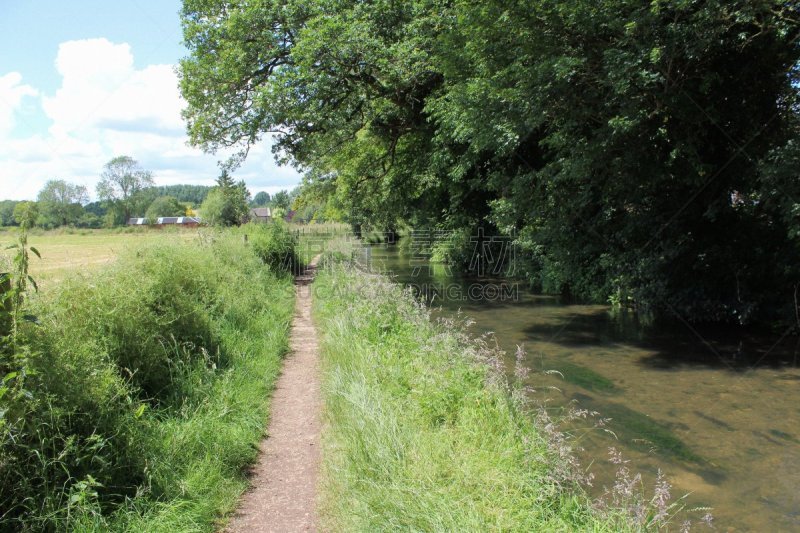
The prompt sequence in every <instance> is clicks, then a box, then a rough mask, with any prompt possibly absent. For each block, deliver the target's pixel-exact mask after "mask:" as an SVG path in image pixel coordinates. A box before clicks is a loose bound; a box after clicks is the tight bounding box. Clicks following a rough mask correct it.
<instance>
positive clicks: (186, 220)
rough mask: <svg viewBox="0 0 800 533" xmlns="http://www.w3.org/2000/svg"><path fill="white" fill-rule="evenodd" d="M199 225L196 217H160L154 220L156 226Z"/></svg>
mask: <svg viewBox="0 0 800 533" xmlns="http://www.w3.org/2000/svg"><path fill="white" fill-rule="evenodd" d="M192 223H195V224H199V223H200V219H199V218H197V217H161V218H159V219H157V220H156V224H192Z"/></svg>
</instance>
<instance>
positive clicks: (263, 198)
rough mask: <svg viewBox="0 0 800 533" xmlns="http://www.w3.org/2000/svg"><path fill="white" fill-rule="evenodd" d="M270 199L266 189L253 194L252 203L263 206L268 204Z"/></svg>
mask: <svg viewBox="0 0 800 533" xmlns="http://www.w3.org/2000/svg"><path fill="white" fill-rule="evenodd" d="M269 201H270V197H269V193H268V192H265V191H259V192H257V193H256V195H255V196H253V202H252V204H253V205H254V206H258V207H261V206H264V205H267V204H268V203H269Z"/></svg>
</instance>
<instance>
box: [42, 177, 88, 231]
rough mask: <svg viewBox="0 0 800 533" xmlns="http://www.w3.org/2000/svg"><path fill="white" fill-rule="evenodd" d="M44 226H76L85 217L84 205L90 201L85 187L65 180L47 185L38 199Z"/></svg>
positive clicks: (53, 181)
mask: <svg viewBox="0 0 800 533" xmlns="http://www.w3.org/2000/svg"><path fill="white" fill-rule="evenodd" d="M37 201H38V202H39V212H40V214H39V216H40V220H41V222H42V225H44V226H48V227H55V226H66V225H68V224H75V223H77V221H78V220H79V219H80V218H81V216H82V215H83V204H85V203H87V202H88V201H89V193H88V192H87V190H86V187H85V186H83V185H76V184H72V183H69V182H66V181H64V180H50V181H48V182H47V183H45V185H44V187H43V188H42V190H41V191H39V195H38V197H37Z"/></svg>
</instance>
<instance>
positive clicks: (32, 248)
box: [30, 246, 42, 259]
mask: <svg viewBox="0 0 800 533" xmlns="http://www.w3.org/2000/svg"><path fill="white" fill-rule="evenodd" d="M30 250H31V252H33V253H34V254H35V255H36V257H38V258H39V259H41V258H42V254H40V253H39V250H37V249H36V248H34V247H33V246H31V248H30Z"/></svg>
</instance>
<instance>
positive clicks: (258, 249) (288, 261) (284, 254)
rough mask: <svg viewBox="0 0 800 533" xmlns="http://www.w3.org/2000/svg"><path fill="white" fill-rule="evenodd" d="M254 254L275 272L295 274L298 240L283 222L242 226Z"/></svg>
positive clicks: (276, 220)
mask: <svg viewBox="0 0 800 533" xmlns="http://www.w3.org/2000/svg"><path fill="white" fill-rule="evenodd" d="M242 231H243V232H244V233H245V234H247V236H248V240H249V242H250V244H251V246H252V247H253V252H254V253H255V254H256V256H258V258H259V259H261V260H262V261H263V262H264V264H266V265H267V266H269V268H270V270H272V271H274V272H293V271H294V267H295V266H296V265H297V264H298V257H297V240H296V239H295V237H294V235H292V233H291V232H290V231H289V228H288V226H287V225H286V223H285V222H283V220H280V219H279V218H277V217H276V218H274V220H273V221H272V222H270V223H268V224H259V223H252V224H247V225H245V226H242Z"/></svg>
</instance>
